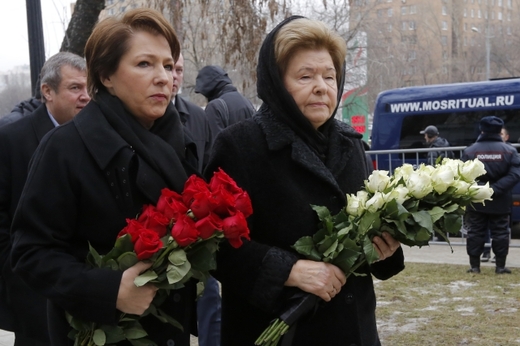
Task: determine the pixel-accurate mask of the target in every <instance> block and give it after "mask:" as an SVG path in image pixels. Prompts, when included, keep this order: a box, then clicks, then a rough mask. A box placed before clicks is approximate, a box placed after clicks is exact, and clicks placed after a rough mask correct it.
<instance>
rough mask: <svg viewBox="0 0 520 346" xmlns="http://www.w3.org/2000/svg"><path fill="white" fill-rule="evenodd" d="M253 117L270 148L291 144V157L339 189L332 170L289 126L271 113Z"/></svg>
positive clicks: (274, 148) (277, 148)
mask: <svg viewBox="0 0 520 346" xmlns="http://www.w3.org/2000/svg"><path fill="white" fill-rule="evenodd" d="M253 119H255V120H256V122H257V123H258V124H259V125H260V127H261V128H262V130H263V132H264V133H265V137H266V141H267V145H268V148H269V150H273V151H276V150H280V149H282V148H284V147H286V146H291V159H292V160H293V161H294V162H295V163H296V164H297V165H299V166H300V167H302V168H303V169H305V170H307V171H308V172H310V173H311V174H314V175H316V176H317V177H318V178H319V179H321V180H323V181H326V182H327V183H328V184H330V185H332V186H333V187H334V188H336V189H338V190H339V186H338V183H337V182H336V179H335V178H334V176H333V174H332V173H331V171H330V170H329V169H328V168H327V167H326V166H325V164H324V163H323V162H322V161H321V160H320V158H319V157H318V156H317V155H316V154H315V153H314V152H313V151H312V150H311V149H310V148H309V147H308V146H307V144H305V143H304V142H303V141H302V140H301V139H300V138H299V137H297V136H296V134H295V133H294V131H292V130H291V128H290V127H289V126H287V125H286V124H285V123H284V122H282V121H280V120H279V119H278V118H277V117H275V116H273V115H272V114H270V113H267V114H266V113H264V114H257V115H256V116H255V117H254V118H253Z"/></svg>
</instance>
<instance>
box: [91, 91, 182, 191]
mask: <svg viewBox="0 0 520 346" xmlns="http://www.w3.org/2000/svg"><path fill="white" fill-rule="evenodd" d="M95 102H97V103H98V104H99V107H100V108H101V111H102V112H103V114H104V115H105V118H106V119H107V121H108V122H109V123H110V125H111V126H112V127H113V128H114V129H115V130H116V132H117V133H118V134H119V135H120V136H121V137H122V138H123V139H124V140H125V141H126V142H127V143H128V144H130V145H131V146H132V148H133V149H134V150H135V151H136V153H137V154H138V155H139V156H140V157H141V158H142V159H143V160H144V161H146V162H147V163H148V164H149V165H150V166H151V167H153V168H154V170H155V171H157V172H159V174H160V175H161V176H162V177H163V179H164V181H165V182H166V183H167V184H168V187H170V188H172V189H173V190H175V191H177V192H179V193H180V192H181V191H182V189H183V188H184V183H185V182H186V179H187V178H188V177H187V173H186V171H185V167H184V166H185V162H184V161H185V160H184V158H185V144H184V143H185V141H184V129H183V126H182V123H181V121H180V117H179V113H177V111H176V110H175V107H174V106H173V105H172V104H171V102H170V104H169V105H168V107H167V108H166V112H165V114H164V115H163V116H162V117H160V118H158V119H157V120H155V121H154V124H153V126H152V127H151V128H150V129H149V130H147V129H146V128H144V126H143V125H141V124H140V123H139V122H138V121H137V119H136V118H135V117H134V116H133V115H131V114H130V113H129V112H128V111H127V110H126V109H125V107H124V106H123V103H122V102H121V100H120V99H119V98H117V97H115V96H112V95H110V94H109V93H108V92H107V91H99V92H98V94H97V95H96V101H95Z"/></svg>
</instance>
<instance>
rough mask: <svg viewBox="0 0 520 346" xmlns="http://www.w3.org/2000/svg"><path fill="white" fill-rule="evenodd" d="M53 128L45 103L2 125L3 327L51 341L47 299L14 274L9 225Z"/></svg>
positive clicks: (0, 232)
mask: <svg viewBox="0 0 520 346" xmlns="http://www.w3.org/2000/svg"><path fill="white" fill-rule="evenodd" d="M53 128H54V124H53V123H52V121H51V119H50V118H49V114H48V112H47V108H46V107H45V105H41V106H40V107H39V108H38V109H37V110H36V111H34V112H33V113H32V114H30V115H27V116H25V117H23V118H20V119H19V120H18V121H16V122H13V123H10V124H7V125H5V126H3V127H1V128H0V269H1V271H0V274H1V275H0V277H1V278H2V280H1V282H0V287H2V288H1V289H0V290H3V294H4V296H3V297H2V302H4V303H5V302H6V301H7V303H8V306H5V307H2V308H1V311H0V328H3V329H9V330H13V331H15V332H16V333H21V334H24V335H26V336H27V337H31V338H34V339H37V340H41V341H42V342H48V340H49V337H48V333H47V309H46V306H47V299H46V298H45V297H43V296H42V295H40V294H39V293H36V292H35V291H34V290H33V289H31V288H29V286H27V285H26V284H25V283H24V282H23V281H22V280H20V278H19V277H17V276H16V275H14V274H13V272H12V270H11V265H10V261H9V252H10V249H11V238H12V236H11V232H10V228H11V223H12V221H13V216H14V212H15V210H16V206H17V205H18V200H19V199H20V196H21V194H22V190H23V186H24V184H25V180H26V179H27V172H28V170H29V161H30V160H31V157H32V155H33V153H34V151H35V150H36V147H37V146H38V144H39V143H40V141H41V140H42V138H43V136H44V135H45V134H46V133H47V132H48V131H50V130H52V129H53ZM0 305H1V304H0ZM8 314H10V315H11V316H12V317H13V318H14V319H13V324H14V325H13V326H12V329H10V328H9V327H7V326H6V325H5V319H6V318H8V317H9V315H8ZM2 320H4V323H2V322H1V321H2Z"/></svg>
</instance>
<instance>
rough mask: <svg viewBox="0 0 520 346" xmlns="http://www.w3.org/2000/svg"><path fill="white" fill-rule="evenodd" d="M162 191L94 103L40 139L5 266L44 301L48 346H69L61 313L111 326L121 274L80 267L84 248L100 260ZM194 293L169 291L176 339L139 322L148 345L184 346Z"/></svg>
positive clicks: (170, 331)
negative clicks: (93, 251) (178, 326)
mask: <svg viewBox="0 0 520 346" xmlns="http://www.w3.org/2000/svg"><path fill="white" fill-rule="evenodd" d="M172 174H174V172H172ZM166 186H167V184H166V183H165V181H164V179H163V178H162V177H161V175H160V174H159V173H158V172H156V171H155V170H154V169H153V168H152V167H151V166H150V165H148V164H147V162H146V161H144V160H143V159H142V158H141V157H140V156H139V155H138V154H137V153H136V152H134V150H133V148H132V147H131V146H130V145H129V144H128V143H127V142H126V141H125V140H123V138H122V137H121V136H120V135H119V134H118V133H117V132H116V131H115V130H114V128H113V127H111V126H110V124H109V123H108V121H107V120H106V118H105V117H104V115H103V113H102V112H101V109H100V107H99V105H98V104H97V103H96V102H94V101H91V102H90V103H89V104H88V105H87V106H86V107H85V108H84V109H83V110H82V111H81V112H80V113H79V114H78V115H77V116H76V117H75V118H74V119H73V121H71V122H68V123H66V124H64V125H62V126H60V127H58V128H56V130H54V131H52V132H51V133H49V135H48V136H46V137H45V138H44V140H43V141H42V143H41V145H40V146H39V148H38V150H37V151H36V153H35V155H34V157H33V161H32V165H31V169H30V172H29V176H28V178H27V183H26V185H25V188H24V191H23V194H22V197H21V199H20V203H19V206H18V209H17V211H16V213H15V217H14V221H13V229H14V230H15V232H16V233H15V240H14V243H13V250H12V254H11V259H12V265H13V266H14V268H13V269H14V271H15V273H17V274H19V275H20V276H21V277H22V278H23V279H24V280H25V281H26V282H27V283H28V284H29V285H31V287H33V288H34V289H36V290H37V291H38V292H40V293H41V294H42V295H44V296H46V297H47V298H48V300H49V331H50V337H51V341H52V345H53V346H61V345H72V344H73V341H72V340H70V339H68V337H67V334H68V332H69V330H70V329H71V328H70V327H69V325H68V323H67V322H66V320H65V311H68V312H69V313H71V314H72V315H73V316H75V317H77V318H80V319H83V320H85V321H93V322H96V323H101V324H115V323H116V322H117V318H118V316H119V314H118V313H117V311H116V298H117V294H118V290H119V284H120V281H121V276H122V272H121V271H115V270H109V269H93V268H91V267H89V266H88V265H86V264H85V259H86V255H87V251H88V246H89V244H90V245H91V246H92V247H94V248H95V249H96V250H97V251H98V252H99V253H100V254H104V253H107V252H108V251H109V250H110V249H111V248H112V247H113V244H114V241H115V239H116V236H117V234H118V233H119V231H120V230H121V229H122V228H123V227H124V226H125V225H126V222H125V219H126V218H134V217H135V216H136V215H137V214H138V213H139V212H140V210H141V208H142V206H143V204H155V203H156V202H157V199H158V197H159V195H160V190H161V189H162V188H163V187H166ZM194 294H195V292H194V291H192V290H189V289H183V290H179V291H175V292H174V294H172V295H171V299H169V300H168V301H167V302H166V303H165V304H164V305H163V306H162V307H163V308H164V310H165V311H167V312H168V313H170V315H171V316H172V317H174V318H176V319H177V320H178V321H179V322H180V323H182V324H183V325H184V326H185V332H184V333H181V332H180V331H179V330H178V329H176V328H174V327H171V328H169V327H167V326H165V325H164V324H163V323H161V322H159V321H158V320H156V319H155V317H153V316H150V317H145V318H144V319H143V320H142V324H143V326H144V327H145V329H146V330H147V331H148V332H149V334H150V338H151V339H152V340H155V341H156V342H157V343H158V344H159V345H166V344H167V342H168V340H170V339H173V340H175V343H176V345H184V346H187V345H189V332H190V328H189V321H191V318H192V317H191V312H192V311H194V308H195V306H194V301H195V295H194ZM170 343H171V341H170Z"/></svg>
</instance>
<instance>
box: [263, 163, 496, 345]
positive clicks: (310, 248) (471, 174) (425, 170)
mask: <svg viewBox="0 0 520 346" xmlns="http://www.w3.org/2000/svg"><path fill="white" fill-rule="evenodd" d="M485 173H486V171H485V169H484V164H483V163H482V162H480V161H479V160H478V159H475V160H472V161H466V162H462V161H460V160H454V159H448V158H445V159H443V160H442V161H441V162H438V163H437V164H436V166H429V165H424V164H422V165H420V166H419V167H418V168H417V169H415V168H414V167H413V166H412V165H410V164H405V165H403V166H400V167H398V168H396V169H395V171H394V174H393V175H392V176H391V175H389V172H388V171H383V170H376V171H374V172H373V173H372V174H371V175H370V177H369V178H368V180H365V184H364V187H363V188H362V189H361V190H360V191H358V192H357V193H356V194H350V195H347V205H346V207H345V208H344V209H343V210H341V211H340V212H339V213H338V214H336V215H332V214H331V213H330V211H329V210H328V209H327V208H326V207H323V206H314V205H313V206H312V208H313V209H314V210H315V211H316V213H317V214H318V218H319V220H320V227H319V229H318V231H317V232H316V233H315V234H314V235H313V236H312V237H310V236H307V237H302V238H300V239H299V240H298V241H297V242H296V243H295V244H294V245H293V248H294V249H295V250H296V251H297V252H298V253H300V254H302V255H304V256H305V258H307V259H311V260H315V261H324V262H328V263H332V264H334V265H336V266H337V267H339V268H340V269H341V270H342V271H343V272H344V273H345V276H347V277H348V276H349V275H352V274H354V275H365V274H361V273H357V272H356V270H357V269H358V268H359V267H360V266H362V265H365V264H367V263H368V264H372V263H374V262H375V261H377V260H378V259H379V258H378V253H377V251H376V249H375V247H374V245H373V244H372V238H373V237H374V236H376V235H378V236H380V235H381V234H382V233H383V232H388V233H389V234H391V235H392V236H393V237H394V239H396V240H398V241H399V242H401V243H402V244H405V245H407V246H419V247H422V246H424V245H428V243H429V240H430V239H431V238H432V236H433V235H434V234H437V235H438V236H440V237H442V238H444V239H445V240H446V241H448V239H447V237H446V232H447V233H450V234H456V233H458V232H459V231H460V229H461V224H462V215H463V214H464V211H465V208H466V207H467V206H468V205H470V204H471V203H484V202H485V201H486V200H491V195H492V194H493V190H492V189H491V188H490V187H489V183H486V184H485V185H478V184H477V182H476V178H477V177H479V176H481V175H484V174H485ZM305 300H308V301H307V302H305ZM318 302H319V298H318V297H317V296H315V295H313V294H310V293H306V294H305V297H303V298H301V299H299V300H298V302H297V305H291V306H290V307H289V308H288V309H287V310H286V311H284V312H283V313H282V314H281V315H280V317H279V318H278V319H276V320H274V321H273V322H272V323H271V324H270V325H269V326H268V327H267V328H266V329H265V330H264V332H263V333H262V334H261V335H260V337H259V338H258V339H257V340H256V342H255V345H264V346H268V345H273V346H274V345H277V344H278V342H279V340H280V339H281V337H282V336H283V335H284V334H285V333H286V332H287V331H288V330H289V328H290V326H291V325H293V324H294V323H295V322H296V321H297V320H298V318H301V317H303V316H304V315H306V314H308V313H309V312H310V311H312V310H313V309H314V308H315V304H317V303H318Z"/></svg>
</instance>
